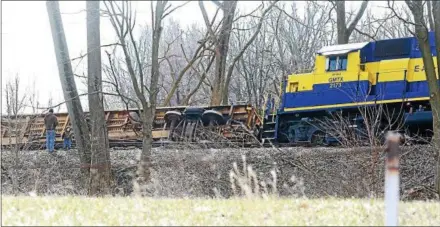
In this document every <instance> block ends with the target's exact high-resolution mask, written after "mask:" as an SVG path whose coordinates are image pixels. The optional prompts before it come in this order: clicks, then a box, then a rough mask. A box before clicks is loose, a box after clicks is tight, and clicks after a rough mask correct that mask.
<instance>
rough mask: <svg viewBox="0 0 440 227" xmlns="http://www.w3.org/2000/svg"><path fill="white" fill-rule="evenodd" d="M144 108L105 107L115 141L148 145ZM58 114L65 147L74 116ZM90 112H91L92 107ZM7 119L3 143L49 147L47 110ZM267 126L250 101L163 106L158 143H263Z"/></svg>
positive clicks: (158, 114)
mask: <svg viewBox="0 0 440 227" xmlns="http://www.w3.org/2000/svg"><path fill="white" fill-rule="evenodd" d="M139 114H140V113H139V110H137V109H129V110H107V111H105V120H106V122H107V129H108V137H109V142H110V146H111V147H124V146H137V147H140V146H141V145H142V124H141V121H140V115H139ZM55 115H56V116H57V118H58V126H57V127H56V129H55V131H56V136H55V140H56V142H55V146H56V147H58V148H59V147H61V146H62V138H61V135H62V134H63V132H64V130H65V129H66V128H67V127H71V122H70V119H69V115H68V113H55ZM85 115H86V117H88V112H86V113H85ZM1 124H2V127H1V134H2V136H1V144H2V147H3V148H7V147H11V146H19V147H20V148H28V149H44V148H45V141H46V130H45V127H44V115H43V114H37V115H32V114H30V115H18V116H11V117H3V118H2V121H1ZM261 127H262V121H261V117H260V116H259V115H258V114H257V111H256V110H255V108H254V107H252V106H250V105H227V106H205V107H187V106H183V107H159V108H157V109H156V114H155V116H154V121H153V130H152V135H153V141H154V143H153V145H154V146H159V145H164V144H170V143H171V144H181V143H192V144H194V143H206V144H209V143H215V144H219V143H232V144H234V145H237V146H252V145H256V144H258V143H259V139H258V136H259V134H260V130H261ZM92 136H93V135H92ZM74 144H75V136H73V145H74Z"/></svg>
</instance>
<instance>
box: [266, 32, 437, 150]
mask: <svg viewBox="0 0 440 227" xmlns="http://www.w3.org/2000/svg"><path fill="white" fill-rule="evenodd" d="M429 44H430V49H431V52H432V57H433V59H434V64H435V67H438V66H437V60H436V59H437V52H436V48H435V40H434V33H433V32H430V33H429ZM436 73H437V70H436ZM437 82H438V75H437ZM282 89H283V90H282V91H283V95H282V97H281V101H280V105H279V107H278V108H277V111H276V113H275V112H271V113H270V114H267V115H266V116H265V121H264V128H263V135H262V138H263V140H265V141H272V142H275V143H283V144H294V143H309V144H323V145H326V144H331V143H338V142H341V139H342V137H343V136H344V135H342V134H344V133H347V135H345V137H351V138H353V137H356V136H359V139H362V138H363V139H367V138H365V137H368V135H370V134H369V133H372V131H375V132H377V133H376V134H380V133H382V134H384V132H386V131H390V130H391V131H398V132H401V133H404V134H405V135H407V136H410V137H412V136H414V135H420V136H423V137H425V136H426V137H428V138H429V137H430V136H432V112H431V106H430V103H429V99H430V97H429V88H428V82H427V80H426V74H425V70H424V64H423V60H422V55H421V51H420V48H419V44H418V41H417V39H416V38H415V37H406V38H399V39H389V40H379V41H374V42H364V43H351V44H346V45H335V46H327V47H323V48H322V49H320V50H319V51H318V52H317V55H316V60H315V66H314V69H313V71H312V72H310V73H305V74H293V75H289V76H288V77H287V79H286V80H285V81H284V83H283V85H282ZM348 131H350V133H351V134H350V133H348ZM356 138H357V137H356Z"/></svg>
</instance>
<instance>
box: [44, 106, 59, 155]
mask: <svg viewBox="0 0 440 227" xmlns="http://www.w3.org/2000/svg"><path fill="white" fill-rule="evenodd" d="M44 125H45V126H46V149H47V150H48V151H49V153H52V152H53V151H54V150H55V129H56V127H57V125H58V119H57V117H56V116H55V115H54V114H53V109H50V110H49V113H47V115H46V116H45V117H44Z"/></svg>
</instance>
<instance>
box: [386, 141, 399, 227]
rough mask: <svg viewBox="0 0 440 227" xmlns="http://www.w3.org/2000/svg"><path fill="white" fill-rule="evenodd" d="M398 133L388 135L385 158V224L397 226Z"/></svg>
mask: <svg viewBox="0 0 440 227" xmlns="http://www.w3.org/2000/svg"><path fill="white" fill-rule="evenodd" d="M400 141H401V136H400V134H398V133H389V134H388V135H387V140H386V143H387V147H386V149H385V152H386V160H385V168H386V169H385V225H386V226H397V224H398V223H397V222H398V213H397V212H398V204H399V194H400V192H399V153H400V148H399V143H400Z"/></svg>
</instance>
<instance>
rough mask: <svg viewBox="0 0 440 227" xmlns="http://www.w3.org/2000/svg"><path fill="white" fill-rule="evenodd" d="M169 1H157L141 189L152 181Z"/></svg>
mask: <svg viewBox="0 0 440 227" xmlns="http://www.w3.org/2000/svg"><path fill="white" fill-rule="evenodd" d="M167 3H168V1H157V2H156V10H155V15H154V24H153V34H152V38H153V42H152V54H151V83H150V89H149V90H150V96H149V99H150V100H149V101H150V102H149V106H146V105H145V104H144V105H143V106H142V108H143V112H142V134H143V136H142V153H141V158H140V162H139V166H138V178H137V183H138V186H139V187H140V189H143V188H144V187H145V186H146V184H147V183H148V182H149V181H150V175H151V173H150V167H151V149H152V143H153V136H152V128H153V121H154V115H155V112H156V105H157V93H158V90H159V89H158V86H157V85H158V82H159V66H160V65H159V44H160V37H161V34H162V19H163V14H164V11H165V7H166V5H167Z"/></svg>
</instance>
